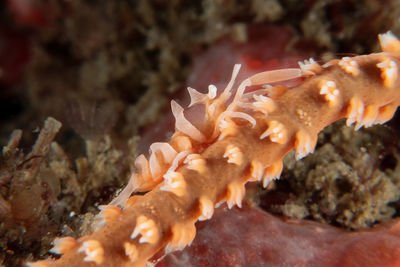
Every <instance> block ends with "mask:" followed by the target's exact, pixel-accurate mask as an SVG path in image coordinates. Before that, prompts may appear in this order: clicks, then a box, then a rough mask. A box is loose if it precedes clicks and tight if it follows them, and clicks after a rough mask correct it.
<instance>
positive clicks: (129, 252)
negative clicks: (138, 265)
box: [124, 242, 139, 263]
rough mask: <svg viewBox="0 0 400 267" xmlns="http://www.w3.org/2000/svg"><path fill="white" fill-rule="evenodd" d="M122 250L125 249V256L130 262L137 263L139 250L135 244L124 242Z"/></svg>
mask: <svg viewBox="0 0 400 267" xmlns="http://www.w3.org/2000/svg"><path fill="white" fill-rule="evenodd" d="M124 249H125V255H126V256H128V258H129V260H130V262H132V263H133V262H135V261H137V259H138V257H139V250H138V249H137V247H136V246H135V244H132V243H130V242H125V243H124Z"/></svg>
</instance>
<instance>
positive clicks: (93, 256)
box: [78, 239, 104, 264]
mask: <svg viewBox="0 0 400 267" xmlns="http://www.w3.org/2000/svg"><path fill="white" fill-rule="evenodd" d="M78 252H84V253H85V254H86V256H85V258H83V261H85V262H91V261H93V262H95V263H96V264H102V263H103V261H104V249H103V246H102V245H101V243H100V242H99V241H97V240H94V239H91V240H86V241H84V242H83V243H82V245H81V246H80V247H79V249H78Z"/></svg>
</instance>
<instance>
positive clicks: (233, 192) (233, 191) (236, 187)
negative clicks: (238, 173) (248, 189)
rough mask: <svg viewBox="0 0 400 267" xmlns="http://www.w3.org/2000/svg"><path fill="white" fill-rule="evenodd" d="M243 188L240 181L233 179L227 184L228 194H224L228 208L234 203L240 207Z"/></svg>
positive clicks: (243, 192)
mask: <svg viewBox="0 0 400 267" xmlns="http://www.w3.org/2000/svg"><path fill="white" fill-rule="evenodd" d="M244 194H245V188H244V184H243V183H241V182H237V181H234V182H232V183H230V184H229V185H228V195H227V196H226V203H227V204H228V208H229V209H231V208H232V207H233V206H234V205H238V207H239V208H241V207H242V200H243V198H244Z"/></svg>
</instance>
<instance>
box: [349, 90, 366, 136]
mask: <svg viewBox="0 0 400 267" xmlns="http://www.w3.org/2000/svg"><path fill="white" fill-rule="evenodd" d="M363 115H364V103H363V102H362V101H361V99H360V98H358V97H355V96H354V97H352V98H351V99H350V103H349V107H348V108H347V120H346V124H347V126H350V125H352V124H353V123H354V122H357V124H356V126H355V129H356V130H358V129H360V128H361V127H362V124H361V122H362V118H363Z"/></svg>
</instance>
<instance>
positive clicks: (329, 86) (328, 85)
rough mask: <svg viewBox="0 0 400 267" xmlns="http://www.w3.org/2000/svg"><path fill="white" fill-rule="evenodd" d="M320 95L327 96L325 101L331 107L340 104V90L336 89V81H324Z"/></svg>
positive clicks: (321, 84)
mask: <svg viewBox="0 0 400 267" xmlns="http://www.w3.org/2000/svg"><path fill="white" fill-rule="evenodd" d="M319 88H320V91H319V93H320V94H321V95H323V96H325V100H326V101H328V103H329V105H330V106H334V105H335V104H337V102H338V97H339V90H338V89H337V87H336V83H335V82H334V81H326V80H322V81H320V83H319Z"/></svg>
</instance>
